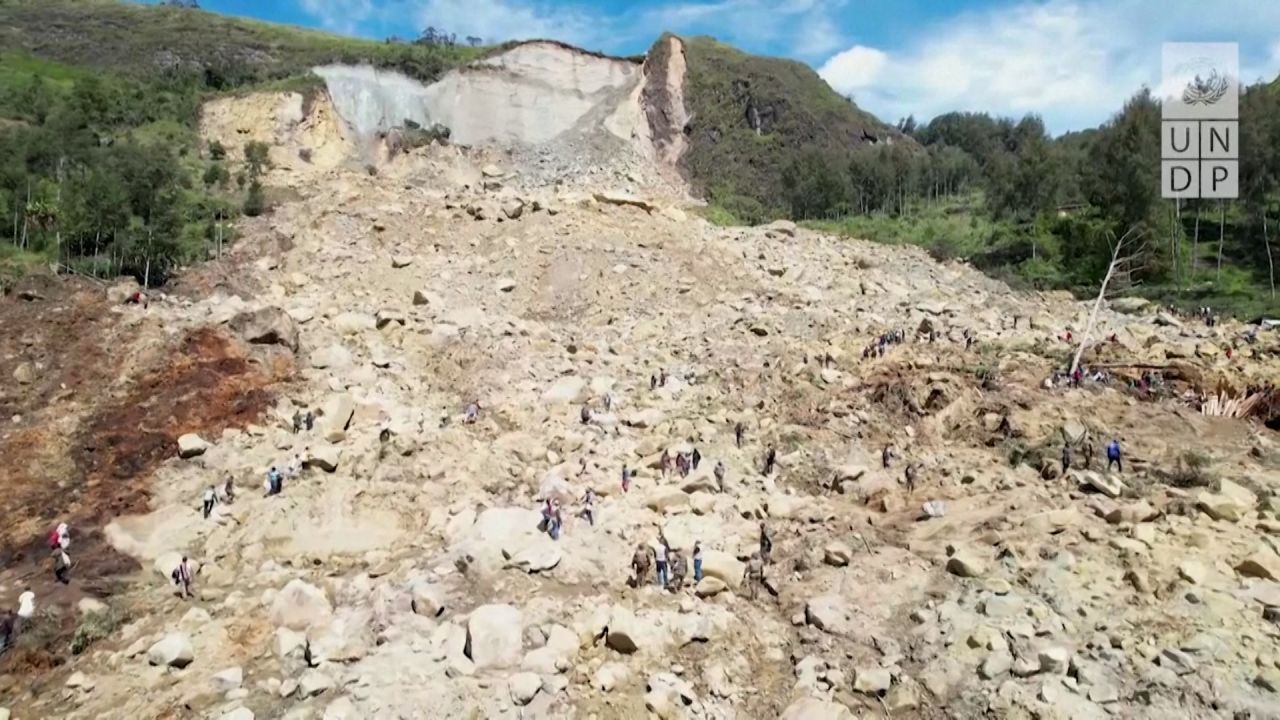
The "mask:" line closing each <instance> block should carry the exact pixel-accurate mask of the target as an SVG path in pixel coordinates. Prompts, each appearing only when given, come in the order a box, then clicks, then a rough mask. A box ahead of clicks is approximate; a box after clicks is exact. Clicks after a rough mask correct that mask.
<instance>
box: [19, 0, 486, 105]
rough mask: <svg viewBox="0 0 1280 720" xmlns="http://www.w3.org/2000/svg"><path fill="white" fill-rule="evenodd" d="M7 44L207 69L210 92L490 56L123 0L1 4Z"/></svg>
mask: <svg viewBox="0 0 1280 720" xmlns="http://www.w3.org/2000/svg"><path fill="white" fill-rule="evenodd" d="M0 47H3V48H6V49H8V50H23V51H26V52H27V53H29V54H31V55H34V56H36V57H40V58H44V59H48V60H54V61H57V62H61V63H66V64H70V65H84V66H89V67H93V68H99V69H108V70H114V71H116V72H120V73H126V74H130V75H175V74H176V75H178V76H190V75H200V76H202V82H203V84H205V85H206V86H208V87H212V88H223V87H233V86H238V85H244V84H247V83H253V82H262V81H265V80H275V79H281V78H287V77H290V76H294V75H298V74H303V73H306V72H307V70H308V69H309V68H311V67H312V66H315V65H319V64H324V63H328V62H368V63H372V64H374V65H378V66H380V67H389V68H396V69H399V70H401V71H403V72H405V73H406V74H409V75H411V76H413V77H417V78H419V79H422V80H432V79H435V78H436V77H437V76H438V75H440V73H442V72H443V71H445V70H447V69H449V68H451V67H453V66H455V65H457V64H459V63H461V62H465V61H467V60H470V59H472V58H475V57H478V56H479V55H480V54H481V53H483V52H484V50H483V49H482V48H471V47H463V46H445V45H418V44H411V43H385V42H379V41H376V40H363V39H357V38H348V37H342V36H338V35H331V34H328V33H323V32H317V31H313V30H304V29H302V28H298V27H293V26H289V25H275V24H271V23H264V22H257V21H254V20H246V19H242V18H236V17H230V16H226V15H218V14H216V13H212V12H206V11H203V10H193V9H187V8H178V7H161V6H154V5H137V4H127V3H124V2H118V1H117V0H0Z"/></svg>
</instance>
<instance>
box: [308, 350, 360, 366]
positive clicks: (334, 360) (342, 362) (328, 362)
mask: <svg viewBox="0 0 1280 720" xmlns="http://www.w3.org/2000/svg"><path fill="white" fill-rule="evenodd" d="M310 362H311V367H313V368H316V369H317V370H325V369H329V370H343V369H346V368H349V367H351V362H352V361H351V351H349V350H347V349H346V348H345V347H343V346H341V345H329V346H326V347H322V348H319V349H318V350H314V351H312V353H311V357H310Z"/></svg>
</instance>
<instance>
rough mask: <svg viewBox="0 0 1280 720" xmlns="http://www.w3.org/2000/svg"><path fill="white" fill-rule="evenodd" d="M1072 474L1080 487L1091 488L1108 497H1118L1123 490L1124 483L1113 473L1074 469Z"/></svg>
mask: <svg viewBox="0 0 1280 720" xmlns="http://www.w3.org/2000/svg"><path fill="white" fill-rule="evenodd" d="M1072 475H1073V476H1074V478H1075V481H1076V483H1077V484H1078V485H1079V486H1080V487H1081V488H1082V489H1083V488H1093V489H1094V490H1097V491H1098V492H1100V493H1102V494H1103V495H1106V496H1107V497H1109V498H1118V497H1120V495H1121V494H1122V493H1123V492H1124V483H1123V482H1121V481H1120V478H1119V477H1117V476H1115V475H1111V474H1106V475H1103V474H1101V473H1096V472H1093V471H1092V470H1075V471H1072Z"/></svg>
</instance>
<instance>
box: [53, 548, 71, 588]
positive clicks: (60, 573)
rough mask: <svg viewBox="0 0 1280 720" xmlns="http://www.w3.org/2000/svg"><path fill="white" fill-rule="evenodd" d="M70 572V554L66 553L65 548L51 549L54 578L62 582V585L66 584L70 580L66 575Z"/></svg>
mask: <svg viewBox="0 0 1280 720" xmlns="http://www.w3.org/2000/svg"><path fill="white" fill-rule="evenodd" d="M70 572H71V556H70V555H67V551H66V550H54V551H53V576H54V578H56V579H57V580H58V582H60V583H62V584H63V585H66V584H67V583H70V582H71V580H70V578H68V577H67V575H68V573H70Z"/></svg>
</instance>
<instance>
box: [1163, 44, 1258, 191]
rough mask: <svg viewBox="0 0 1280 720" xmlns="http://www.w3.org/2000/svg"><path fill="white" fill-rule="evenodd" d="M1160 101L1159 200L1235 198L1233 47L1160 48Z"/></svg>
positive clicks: (1236, 74) (1236, 71)
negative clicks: (1161, 62) (1161, 104)
mask: <svg viewBox="0 0 1280 720" xmlns="http://www.w3.org/2000/svg"><path fill="white" fill-rule="evenodd" d="M1160 96H1161V101H1162V103H1163V110H1162V121H1161V126H1160V157H1161V162H1160V194H1161V195H1162V196H1164V197H1166V198H1235V197H1238V196H1239V194H1240V148H1239V138H1240V122H1239V118H1240V50H1239V46H1238V45H1236V44H1235V43H1165V44H1164V73H1163V75H1162V78H1161V85H1160Z"/></svg>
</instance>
